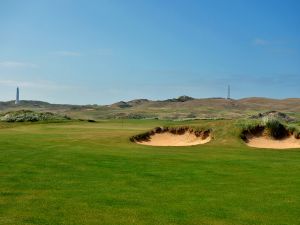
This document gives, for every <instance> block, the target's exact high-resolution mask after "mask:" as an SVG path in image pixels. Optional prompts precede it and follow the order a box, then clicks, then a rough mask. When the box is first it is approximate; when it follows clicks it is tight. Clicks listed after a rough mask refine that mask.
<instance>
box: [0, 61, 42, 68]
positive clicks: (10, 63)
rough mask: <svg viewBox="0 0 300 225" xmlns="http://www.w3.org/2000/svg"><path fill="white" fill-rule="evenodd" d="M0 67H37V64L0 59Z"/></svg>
mask: <svg viewBox="0 0 300 225" xmlns="http://www.w3.org/2000/svg"><path fill="white" fill-rule="evenodd" d="M0 67H2V68H38V65H36V64H34V63H29V62H19V61H0Z"/></svg>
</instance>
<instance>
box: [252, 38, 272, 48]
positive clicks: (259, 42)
mask: <svg viewBox="0 0 300 225" xmlns="http://www.w3.org/2000/svg"><path fill="white" fill-rule="evenodd" d="M253 44H254V45H256V46H265V45H269V44H271V42H270V41H268V40H265V39H262V38H255V39H254V40H253Z"/></svg>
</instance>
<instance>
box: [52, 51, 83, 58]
mask: <svg viewBox="0 0 300 225" xmlns="http://www.w3.org/2000/svg"><path fill="white" fill-rule="evenodd" d="M52 53H53V54H55V55H60V56H70V57H78V56H81V53H80V52H75V51H56V52H52Z"/></svg>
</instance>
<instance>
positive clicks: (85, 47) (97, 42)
mask: <svg viewBox="0 0 300 225" xmlns="http://www.w3.org/2000/svg"><path fill="white" fill-rule="evenodd" d="M299 12H300V1H297V0H294V1H291V0H286V1H282V0H278V1H276V0H272V1H270V0H265V1H262V0H260V1H258V0H251V1H246V0H226V1H223V0H210V1H204V0H203V1H201V0H195V1H192V0H180V1H177V0H172V1H171V0H147V1H146V0H135V1H134V0H119V1H116V0H98V1H96V0H95V1H93V0H89V1H84V0H82V1H79V0H78V1H75V0H74V1H68V0H49V1H44V0H35V1H33V0H27V1H21V0H19V1H15V0H1V1H0V101H6V100H10V99H13V98H14V95H15V88H16V86H20V89H21V99H34V100H43V101H49V102H52V103H72V104H94V103H95V104H108V103H112V102H116V101H120V100H131V99H136V98H148V99H165V98H172V97H177V96H180V95H190V96H193V97H198V98H205V97H226V90H227V84H230V85H231V87H232V88H231V89H232V97H233V98H243V97H250V96H262V97H272V98H287V97H300V94H299V93H300V13H299Z"/></svg>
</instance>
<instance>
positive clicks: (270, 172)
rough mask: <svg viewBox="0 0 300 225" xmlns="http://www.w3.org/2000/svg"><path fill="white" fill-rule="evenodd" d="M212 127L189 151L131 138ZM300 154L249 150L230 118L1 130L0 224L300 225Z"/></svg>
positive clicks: (1, 126) (20, 126) (3, 127)
mask: <svg viewBox="0 0 300 225" xmlns="http://www.w3.org/2000/svg"><path fill="white" fill-rule="evenodd" d="M179 124H182V125H189V124H191V125H194V126H200V127H207V128H212V130H213V136H214V140H212V141H211V142H210V143H208V144H205V145H198V146H190V147H153V146H143V145H137V144H135V143H132V142H130V141H129V138H130V137H131V136H132V135H136V134H139V133H142V132H144V131H147V130H149V129H152V128H154V127H156V126H163V125H164V126H167V125H179ZM299 215H300V149H294V150H270V149H268V150H265V149H255V148H250V147H248V146H246V145H245V144H244V143H243V141H242V140H240V138H239V129H238V128H237V126H236V122H235V121H232V120H218V121H191V122H169V121H159V120H144V121H143V120H125V121H122V120H112V121H103V122H97V123H87V122H62V123H41V124H29V123H28V124H27V123H24V124H22V123H19V124H16V123H11V124H8V123H3V124H0V224H1V225H6V224H10V225H18V224H43V225H44V224H46V225H47V224H49V225H55V224H87V225H91V224H97V225H98V224H101V225H106V224H107V225H108V224H111V225H118V224H120V225H126V224H128V225H135V224H136V225H144V224H147V225H159V224H161V225H168V224H194V225H196V224H197V225H198V224H203V225H221V224H222V225H223V224H224V225H239V224H241V225H255V224H257V225H261V224H263V225H269V224H270V225H298V224H300V218H299Z"/></svg>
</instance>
